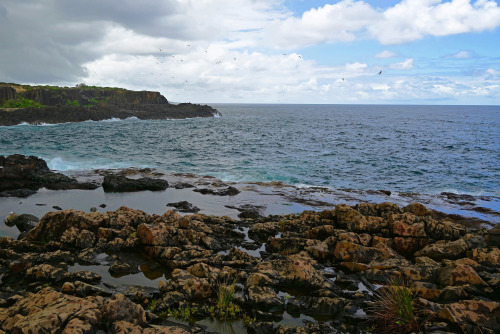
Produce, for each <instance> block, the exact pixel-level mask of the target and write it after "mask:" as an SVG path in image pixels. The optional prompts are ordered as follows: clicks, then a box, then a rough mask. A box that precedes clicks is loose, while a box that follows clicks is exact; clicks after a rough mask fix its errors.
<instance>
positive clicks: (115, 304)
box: [102, 293, 146, 326]
mask: <svg viewBox="0 0 500 334" xmlns="http://www.w3.org/2000/svg"><path fill="white" fill-rule="evenodd" d="M102 314H103V317H104V318H105V319H106V320H107V322H108V323H114V322H116V321H127V322H130V323H132V324H134V325H139V326H144V325H146V313H145V312H144V309H143V308H142V306H141V305H137V304H135V303H133V302H131V301H130V300H129V299H127V297H125V296H124V295H123V294H121V293H117V294H115V295H113V296H111V298H109V299H108V300H106V302H105V303H104V305H103V307H102Z"/></svg>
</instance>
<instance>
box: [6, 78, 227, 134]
mask: <svg viewBox="0 0 500 334" xmlns="http://www.w3.org/2000/svg"><path fill="white" fill-rule="evenodd" d="M0 107H2V108H0V125H4V126H6V125H16V124H20V123H23V122H25V123H30V124H41V123H50V124H54V123H65V122H82V121H86V120H93V121H100V120H104V119H110V118H121V119H123V118H127V117H137V118H139V119H169V118H177V119H178V118H192V117H214V116H215V115H218V114H219V113H218V112H217V110H215V109H214V108H212V107H210V106H207V105H199V104H191V103H181V104H172V103H169V102H168V100H167V99H166V98H165V97H164V96H163V95H161V94H160V93H159V92H152V91H131V90H127V89H123V88H109V87H95V86H87V85H83V84H80V85H77V86H76V87H55V86H29V85H18V84H5V83H0Z"/></svg>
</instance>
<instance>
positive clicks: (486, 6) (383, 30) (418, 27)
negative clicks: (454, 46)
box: [367, 0, 500, 44]
mask: <svg viewBox="0 0 500 334" xmlns="http://www.w3.org/2000/svg"><path fill="white" fill-rule="evenodd" d="M499 25H500V8H499V7H498V4H497V3H496V2H495V1H488V0H477V1H475V2H474V3H472V2H471V1H470V0H452V1H449V2H442V1H440V0H403V1H402V2H401V3H398V4H396V5H395V6H394V7H391V8H388V9H387V10H385V11H384V12H383V13H382V18H381V19H380V20H378V21H377V22H372V24H370V25H369V26H368V27H367V28H368V30H369V31H370V33H371V34H372V36H373V37H374V38H376V39H377V40H378V41H380V42H381V43H382V44H400V43H406V42H411V41H415V40H418V39H421V38H423V37H425V36H427V35H431V36H446V35H455V34H461V33H467V32H473V31H476V32H477V31H484V30H491V29H494V28H496V27H498V26H499Z"/></svg>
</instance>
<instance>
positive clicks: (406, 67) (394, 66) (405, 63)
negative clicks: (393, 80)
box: [389, 58, 414, 70]
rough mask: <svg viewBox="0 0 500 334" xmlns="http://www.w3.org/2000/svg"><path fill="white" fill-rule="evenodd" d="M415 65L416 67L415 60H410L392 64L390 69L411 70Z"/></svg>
mask: <svg viewBox="0 0 500 334" xmlns="http://www.w3.org/2000/svg"><path fill="white" fill-rule="evenodd" d="M413 65H414V60H413V58H408V59H406V60H405V61H403V62H401V63H394V64H391V65H390V66H389V67H390V68H392V69H395V70H409V69H412V68H413Z"/></svg>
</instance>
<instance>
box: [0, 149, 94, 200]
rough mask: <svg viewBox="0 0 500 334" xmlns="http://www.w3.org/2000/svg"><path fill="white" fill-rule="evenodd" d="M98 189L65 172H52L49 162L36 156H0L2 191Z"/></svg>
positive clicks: (7, 193)
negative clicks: (66, 174) (43, 188)
mask: <svg viewBox="0 0 500 334" xmlns="http://www.w3.org/2000/svg"><path fill="white" fill-rule="evenodd" d="M42 187H46V188H48V189H55V190H59V189H96V188H97V187H98V186H97V185H95V184H92V183H79V182H78V181H76V180H74V179H72V178H70V177H68V176H65V175H63V174H59V173H54V172H52V171H51V170H50V169H49V167H48V166H47V163H46V162H45V161H44V160H42V159H40V158H37V157H35V156H24V155H21V154H14V155H9V156H0V192H4V191H10V190H16V189H25V188H28V189H31V190H38V189H39V188H42ZM4 195H23V193H16V192H12V193H9V192H4ZM23 197H24V196H23Z"/></svg>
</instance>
